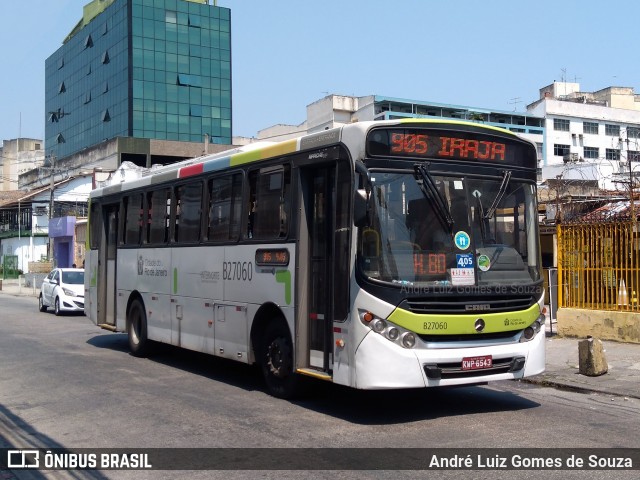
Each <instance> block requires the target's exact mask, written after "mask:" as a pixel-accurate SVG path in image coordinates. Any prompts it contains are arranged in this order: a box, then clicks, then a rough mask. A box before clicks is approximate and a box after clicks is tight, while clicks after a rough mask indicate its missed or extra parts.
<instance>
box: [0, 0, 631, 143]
mask: <svg viewBox="0 0 640 480" xmlns="http://www.w3.org/2000/svg"><path fill="white" fill-rule="evenodd" d="M217 2H218V5H219V6H221V7H227V8H230V9H231V42H232V43H231V48H232V50H231V54H232V102H233V124H232V126H233V135H234V136H237V135H240V136H247V137H252V136H255V135H256V134H257V132H258V131H259V130H261V129H263V128H266V127H269V126H272V125H275V124H292V125H297V124H300V123H302V122H303V121H304V120H305V119H306V106H307V105H309V104H311V103H313V102H315V101H317V100H319V99H321V98H323V97H325V96H326V95H329V94H341V95H355V96H365V95H384V96H389V97H398V98H405V99H412V100H424V101H429V102H437V103H446V104H454V105H461V106H469V107H476V108H487V109H495V110H505V111H518V112H524V111H526V105H527V104H530V103H532V102H534V101H535V100H537V99H538V96H539V89H540V88H541V87H544V86H546V85H549V84H550V83H552V82H553V81H554V80H555V81H562V80H565V81H570V82H578V83H580V85H581V90H582V91H587V92H589V91H596V90H600V89H602V88H606V87H608V86H624V87H633V88H634V89H635V91H636V93H638V94H640V63H639V62H640V53H639V52H640V45H639V44H638V40H637V38H638V37H637V30H638V25H637V19H638V18H640V2H637V0H618V1H616V2H615V3H602V2H585V1H584V0H580V1H572V0H536V1H533V0H530V1H521V0H486V1H479V0H456V1H451V0H448V1H447V0H386V1H382V0H323V1H317V0H316V1H311V0H272V1H270V2H267V1H259V0H217ZM86 3H88V0H29V1H17V0H4V1H3V2H2V9H1V10H0V65H1V67H0V112H1V115H0V140H8V139H13V138H16V137H18V136H20V137H30V138H38V139H43V138H44V126H45V111H44V110H45V109H44V65H45V60H46V58H47V57H49V56H50V55H51V54H52V53H53V52H55V51H56V50H57V49H58V48H59V47H60V46H61V45H62V40H63V39H64V38H65V36H66V35H67V34H68V33H69V32H70V31H71V30H72V29H73V27H74V26H75V24H76V23H77V22H78V20H79V19H80V18H81V17H82V7H83V6H84V5H85V4H86Z"/></svg>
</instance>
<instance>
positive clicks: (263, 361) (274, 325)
mask: <svg viewBox="0 0 640 480" xmlns="http://www.w3.org/2000/svg"><path fill="white" fill-rule="evenodd" d="M260 351H261V355H260V357H261V358H260V367H261V369H262V375H263V377H264V380H265V383H266V384H267V389H268V391H269V393H270V394H271V395H273V396H274V397H277V398H285V399H286V398H292V397H294V396H295V395H296V394H297V393H298V388H299V383H300V379H299V375H297V374H296V373H295V372H294V365H293V343H292V342H291V335H290V334H289V329H288V328H287V325H286V323H285V321H284V319H282V318H280V319H276V320H273V321H271V322H270V323H269V324H268V325H267V328H266V329H265V331H264V335H263V337H262V348H261V350H260Z"/></svg>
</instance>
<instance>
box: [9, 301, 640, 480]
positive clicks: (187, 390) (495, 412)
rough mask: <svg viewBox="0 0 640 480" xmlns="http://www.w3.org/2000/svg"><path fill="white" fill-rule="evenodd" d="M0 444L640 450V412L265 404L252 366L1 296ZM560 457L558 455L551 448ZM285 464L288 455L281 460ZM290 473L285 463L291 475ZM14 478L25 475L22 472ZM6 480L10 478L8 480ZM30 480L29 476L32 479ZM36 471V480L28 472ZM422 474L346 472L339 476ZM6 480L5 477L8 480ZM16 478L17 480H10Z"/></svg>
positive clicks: (577, 400)
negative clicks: (144, 351) (146, 350)
mask: <svg viewBox="0 0 640 480" xmlns="http://www.w3.org/2000/svg"><path fill="white" fill-rule="evenodd" d="M0 420H1V421H0V447H4V448H7V447H16V448H26V447H40V448H61V447H65V448H131V449H140V448H168V447H176V448H178V447H179V448H220V447H224V448H240V449H245V448H318V447H322V448H339V447H349V448H367V449H372V450H371V455H377V454H379V452H380V451H376V450H373V449H375V448H389V447H394V448H430V449H431V448H453V449H463V448H480V447H481V448H541V449H553V448H572V449H579V448H612V447H616V448H621V447H625V448H635V449H638V448H640V437H639V436H638V434H637V432H638V431H640V402H639V401H637V400H633V399H630V400H628V399H624V398H622V397H611V396H607V395H599V394H581V393H575V392H566V391H559V390H554V389H552V388H545V387H539V386H534V385H530V384H526V383H520V382H498V383H494V384H490V385H488V386H480V387H465V388H455V389H441V390H410V391H393V392H361V391H355V390H352V389H347V388H343V387H338V386H334V385H331V384H327V383H322V384H318V385H317V386H316V388H314V389H313V390H312V394H311V396H309V397H308V398H305V399H302V400H298V401H294V402H287V401H282V400H278V399H275V398H273V397H271V396H269V395H268V394H267V393H266V392H265V390H264V387H263V385H262V380H261V377H260V375H259V372H258V370H257V369H256V368H252V367H249V366H246V365H242V364H238V363H235V362H232V361H226V360H221V359H217V358H213V357H210V356H206V355H202V354H196V353H191V352H186V351H183V350H178V349H175V348H172V347H166V348H163V349H162V350H161V351H160V352H159V353H158V354H157V355H155V356H154V357H152V358H147V359H139V358H135V357H133V356H131V355H129V354H128V350H127V339H126V336H125V335H124V334H114V333H110V332H106V331H102V330H100V329H98V328H97V327H96V326H94V325H92V324H91V323H90V322H89V320H88V319H87V318H86V317H84V316H63V317H56V316H55V315H53V313H51V312H47V313H41V312H38V309H37V301H36V299H35V298H28V297H12V296H8V295H0ZM550 452H552V450H550ZM283 462H286V458H283ZM283 467H284V465H283ZM19 473H20V472H19ZM0 474H2V472H0ZM29 474H30V475H32V477H28V478H178V477H182V478H256V477H260V478H335V477H336V472H327V471H321V472H318V471H316V472H311V473H308V472H306V473H305V472H301V471H287V470H284V471H277V472H276V471H267V472H255V471H238V472H219V471H191V472H188V474H187V475H186V476H185V472H183V474H181V475H178V472H167V471H162V472H160V471H149V472H123V471H108V470H102V471H75V472H46V474H44V473H43V474H42V476H38V475H39V473H38V472H30V473H29ZM485 474H486V478H511V479H519V478H542V477H544V478H558V479H560V478H562V479H567V478H580V479H584V478H605V477H606V478H637V470H636V471H625V472H621V471H613V472H612V471H607V470H598V471H589V472H584V471H567V470H564V471H545V472H537V471H532V470H523V471H520V470H518V471H491V472H481V471H474V472H469V471H459V470H457V471H439V472H437V478H480V477H484V476H485ZM25 475H26V473H25ZM33 475H35V477H34V476H33ZM399 476H401V477H402V478H426V476H427V473H426V472H416V471H410V470H408V471H401V472H394V471H361V470H353V471H343V472H341V473H340V478H398V477H399ZM0 478H5V477H0ZM6 478H11V477H6Z"/></svg>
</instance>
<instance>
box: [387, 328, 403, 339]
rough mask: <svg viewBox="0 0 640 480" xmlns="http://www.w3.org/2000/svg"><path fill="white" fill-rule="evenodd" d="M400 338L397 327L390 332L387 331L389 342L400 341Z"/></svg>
mask: <svg viewBox="0 0 640 480" xmlns="http://www.w3.org/2000/svg"><path fill="white" fill-rule="evenodd" d="M399 336H400V332H399V331H398V329H397V328H396V327H391V328H390V329H389V330H387V338H388V339H389V340H394V341H395V340H397V339H398V337H399Z"/></svg>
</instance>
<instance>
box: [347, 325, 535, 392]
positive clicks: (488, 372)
mask: <svg viewBox="0 0 640 480" xmlns="http://www.w3.org/2000/svg"><path fill="white" fill-rule="evenodd" d="M544 347H545V333H544V331H541V332H539V333H538V334H537V335H536V337H535V338H534V339H533V340H531V341H529V342H523V343H510V344H503V345H490V346H475V347H465V348H429V349H427V348H419V347H418V346H416V348H413V349H405V348H402V347H400V346H398V345H396V344H394V343H391V342H389V341H388V340H386V339H385V338H384V337H382V336H381V335H377V334H375V333H373V332H372V333H370V334H368V335H366V337H365V338H364V339H363V340H362V342H361V343H360V345H359V346H358V348H357V350H356V355H355V385H354V386H355V387H356V388H360V389H394V388H422V387H444V386H452V385H468V384H477V383H486V382H491V381H497V380H516V379H520V378H524V377H529V376H532V375H537V374H539V373H542V372H543V371H544V368H545V350H544ZM488 356H490V357H491V360H492V365H491V367H489V368H478V369H474V370H464V369H463V368H462V361H463V359H470V358H486V357H488Z"/></svg>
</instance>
